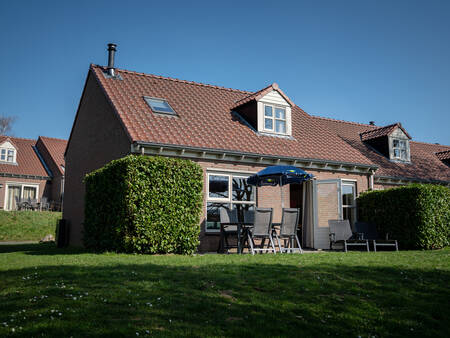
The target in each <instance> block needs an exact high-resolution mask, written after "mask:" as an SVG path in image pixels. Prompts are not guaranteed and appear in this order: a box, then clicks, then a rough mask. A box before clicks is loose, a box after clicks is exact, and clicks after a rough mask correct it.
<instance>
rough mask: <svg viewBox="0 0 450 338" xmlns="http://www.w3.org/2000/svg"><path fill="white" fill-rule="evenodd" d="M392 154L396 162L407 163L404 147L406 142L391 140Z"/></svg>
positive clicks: (405, 148) (406, 150) (406, 153)
mask: <svg viewBox="0 0 450 338" xmlns="http://www.w3.org/2000/svg"><path fill="white" fill-rule="evenodd" d="M392 152H393V158H394V159H397V160H402V161H407V160H408V148H407V145H406V140H398V139H393V140H392Z"/></svg>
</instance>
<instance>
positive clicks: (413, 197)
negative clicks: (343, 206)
mask: <svg viewBox="0 0 450 338" xmlns="http://www.w3.org/2000/svg"><path fill="white" fill-rule="evenodd" d="M357 203H358V219H359V220H361V221H364V222H372V223H375V224H376V225H377V230H378V233H379V235H380V236H385V234H386V233H388V234H389V236H390V238H392V239H397V240H398V241H399V245H400V247H402V248H405V249H438V248H443V247H446V246H449V244H450V189H449V188H448V187H445V186H439V185H432V184H411V185H408V186H404V187H399V188H393V189H387V190H378V191H370V192H365V193H363V194H361V196H360V197H359V198H358V200H357Z"/></svg>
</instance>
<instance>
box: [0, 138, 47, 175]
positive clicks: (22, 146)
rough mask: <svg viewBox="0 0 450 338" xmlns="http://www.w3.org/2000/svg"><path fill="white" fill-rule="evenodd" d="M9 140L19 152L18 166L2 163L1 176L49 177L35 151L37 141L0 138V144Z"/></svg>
mask: <svg viewBox="0 0 450 338" xmlns="http://www.w3.org/2000/svg"><path fill="white" fill-rule="evenodd" d="M8 139H9V140H11V143H13V145H14V146H15V148H16V150H17V157H16V162H17V164H5V163H0V174H12V175H30V176H41V177H48V176H49V175H48V173H47V171H46V170H45V168H44V166H43V165H42V163H41V161H40V160H39V157H38V156H37V154H36V152H35V151H34V145H35V144H36V140H30V139H24V138H18V137H9V136H0V144H1V143H3V142H4V141H6V140H8Z"/></svg>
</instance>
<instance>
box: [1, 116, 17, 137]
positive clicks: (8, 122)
mask: <svg viewBox="0 0 450 338" xmlns="http://www.w3.org/2000/svg"><path fill="white" fill-rule="evenodd" d="M15 121H16V117H15V116H0V135H7V134H9V133H10V132H11V131H12V126H13V124H14V122H15Z"/></svg>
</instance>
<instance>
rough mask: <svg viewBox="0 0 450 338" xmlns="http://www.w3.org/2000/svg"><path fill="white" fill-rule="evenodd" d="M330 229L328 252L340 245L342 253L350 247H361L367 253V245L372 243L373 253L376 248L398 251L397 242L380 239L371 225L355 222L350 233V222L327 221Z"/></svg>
mask: <svg viewBox="0 0 450 338" xmlns="http://www.w3.org/2000/svg"><path fill="white" fill-rule="evenodd" d="M328 225H329V229H330V250H332V249H333V245H335V244H342V245H343V247H344V251H345V252H347V248H348V247H351V246H356V247H363V248H365V249H366V250H367V251H369V244H370V242H371V243H372V247H373V251H377V246H384V247H394V248H395V250H396V251H398V243H397V240H392V239H388V236H386V239H380V238H379V236H378V233H377V229H376V226H375V225H374V224H371V223H364V222H355V231H354V232H353V231H352V228H351V226H350V222H349V221H348V219H346V220H329V221H328Z"/></svg>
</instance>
